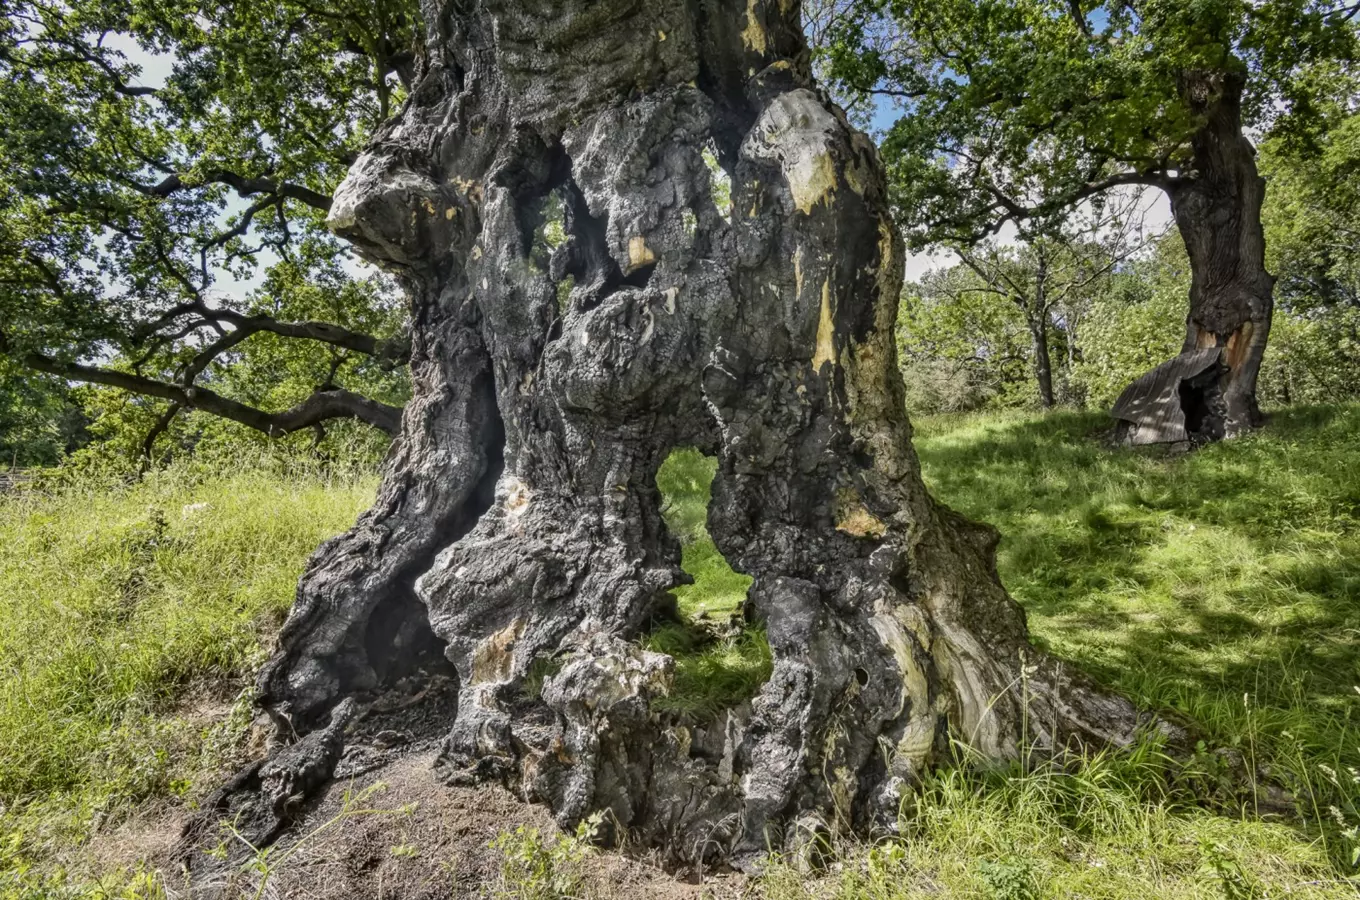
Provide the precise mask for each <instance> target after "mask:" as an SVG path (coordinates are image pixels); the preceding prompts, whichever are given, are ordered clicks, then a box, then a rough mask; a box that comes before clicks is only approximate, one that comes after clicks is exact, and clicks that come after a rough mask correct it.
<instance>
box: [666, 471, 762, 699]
mask: <svg viewBox="0 0 1360 900" xmlns="http://www.w3.org/2000/svg"><path fill="white" fill-rule="evenodd" d="M717 467H718V464H717V460H716V459H714V458H712V457H708V456H704V455H703V454H701V453H699V451H697V450H694V449H690V448H682V449H679V450H676V451H674V452H673V453H671V455H670V456H669V457H668V458H667V459H666V462H665V463H664V464H663V465H662V466H661V469H660V470H659V471H658V472H657V474H656V484H657V488H658V490H660V491H661V496H662V510H661V511H662V516H663V517H664V518H665V520H666V527H667V528H669V529H670V531H671V533H672V534H674V535H675V536H676V538H677V539H678V540H679V541H680V547H681V551H680V552H681V562H680V566H681V568H683V569H684V570H685V572H687V573H688V574H689V575H690V576H692V577H693V578H694V583H693V584H687V585H681V586H680V587H677V588H675V590H674V594H675V598H676V604H677V607H678V609H679V614H680V621H679V622H665V623H662V624H659V625H658V626H657V627H656V628H654V629H653V630H652V631H651V633H650V634H648V635H647V636H646V637H645V638H644V639H643V645H644V646H645V647H646V648H647V649H649V650H653V651H656V652H658V653H665V654H667V655H669V656H671V657H673V658H674V659H675V682H674V684H673V686H672V689H671V693H670V695H669V696H667V697H663V698H658V699H657V700H655V701H653V707H654V708H655V709H657V710H658V711H666V712H672V713H676V714H679V715H681V716H683V717H687V718H689V719H693V720H704V719H711V718H712V717H714V716H716V715H717V714H718V713H719V712H721V711H722V710H724V709H729V708H731V707H733V706H735V705H736V704H738V703H740V702H742V701H743V700H749V699H750V698H751V697H754V696H755V694H756V692H757V691H759V690H760V686H761V685H762V684H764V683H765V682H766V681H768V680H769V678H770V672H771V670H772V668H773V665H774V662H773V659H772V657H771V656H770V644H769V641H767V640H766V638H765V632H764V630H763V629H762V628H760V627H759V626H758V625H752V624H748V623H746V622H745V620H744V619H743V617H742V613H741V608H742V604H743V603H744V602H745V601H746V591H747V590H748V589H749V588H750V587H751V577H750V576H748V575H742V574H741V573H739V572H736V571H733V569H732V567H731V566H730V565H728V563H727V560H726V559H725V558H724V557H723V555H722V553H721V552H719V550H718V548H717V546H715V545H714V543H713V539H712V537H710V536H709V533H708V528H707V525H706V522H707V519H708V504H709V501H710V499H711V498H712V493H711V487H712V484H713V476H714V474H715V473H716V472H717Z"/></svg>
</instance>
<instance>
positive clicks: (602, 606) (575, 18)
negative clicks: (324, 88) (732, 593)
mask: <svg viewBox="0 0 1360 900" xmlns="http://www.w3.org/2000/svg"><path fill="white" fill-rule="evenodd" d="M426 17H427V25H428V31H429V34H428V42H429V43H428V60H429V62H428V68H427V70H426V71H425V72H424V73H423V75H422V77H421V78H420V79H419V81H418V83H417V85H416V88H415V90H414V92H413V94H412V97H411V100H410V101H409V103H408V105H407V107H406V109H405V110H404V112H403V113H402V115H401V116H400V117H399V118H398V119H397V120H396V121H394V122H393V123H392V124H391V125H390V126H389V127H388V128H386V129H385V130H384V132H383V133H382V134H381V135H379V137H378V138H377V140H376V141H375V142H374V144H373V145H372V146H371V147H370V148H369V150H368V151H367V153H366V154H365V155H364V156H363V158H362V159H361V160H360V161H359V162H358V163H357V164H356V166H355V168H354V169H353V170H352V172H351V173H350V175H349V177H348V178H347V180H346V181H345V183H344V184H343V185H342V186H341V188H340V190H339V191H338V192H337V194H336V197H335V202H334V205H333V207H332V210H331V222H332V223H333V225H334V227H335V228H336V229H337V230H338V231H339V232H340V233H341V234H343V235H345V236H347V237H349V238H350V239H352V240H353V241H354V242H355V243H356V244H357V245H358V246H359V247H360V248H361V249H362V250H363V251H364V252H365V253H367V254H368V255H369V256H370V257H371V258H373V259H374V260H376V261H378V262H379V263H381V264H383V265H385V266H387V267H389V268H391V269H393V270H394V271H396V272H398V273H399V274H400V275H401V276H402V278H403V279H404V281H405V282H406V283H407V285H408V288H409V289H410V291H411V294H412V297H413V298H414V327H413V349H414V354H413V364H412V365H413V372H414V374H415V393H414V399H413V400H412V402H411V404H410V405H409V406H408V407H407V409H406V411H405V417H404V428H403V436H402V438H401V440H400V442H399V444H398V447H397V450H396V451H395V455H394V457H393V458H392V460H390V462H389V465H388V470H387V475H386V479H385V481H384V485H383V488H382V490H381V494H380V497H379V501H378V504H377V506H376V507H375V508H374V509H373V510H372V511H370V512H369V513H368V514H366V515H365V517H364V518H363V519H362V520H361V522H360V524H359V525H358V526H357V527H356V529H355V530H353V531H351V532H350V533H348V534H346V535H344V536H342V537H340V538H337V539H336V540H334V541H332V542H330V543H329V544H327V545H326V546H325V547H323V548H322V549H321V551H319V552H318V554H317V556H316V557H315V558H314V560H313V562H312V565H311V566H310V567H309V569H308V572H307V574H306V575H305V576H304V578H303V582H302V584H301V586H300V588H299V592H298V600H297V605H296V607H295V609H294V611H293V614H292V616H291V617H290V619H289V622H288V624H287V626H286V627H285V629H284V632H283V635H282V638H281V649H280V651H279V653H278V655H277V656H276V657H275V658H274V659H273V660H272V661H271V662H270V664H269V666H268V667H267V668H266V670H265V672H264V673H263V675H262V676H261V688H262V690H261V698H262V701H263V702H264V704H265V705H266V706H267V707H268V708H270V709H271V710H272V711H273V712H274V713H275V714H276V715H278V716H279V717H280V719H282V720H286V721H287V722H288V723H290V724H291V726H292V727H293V728H295V729H297V730H298V731H301V732H305V731H307V730H309V729H311V728H314V727H315V726H316V725H318V724H319V723H321V722H322V721H324V720H325V718H326V713H327V711H328V710H329V709H330V708H331V706H332V705H334V704H335V703H336V702H337V701H338V700H340V699H341V698H342V697H348V696H351V695H356V694H358V695H360V696H362V695H363V694H364V692H365V691H368V690H371V689H372V688H374V687H375V686H376V685H377V684H378V683H379V682H380V681H381V680H382V675H383V673H382V672H381V671H380V670H381V669H382V668H383V665H384V664H393V663H394V662H395V661H398V660H400V659H402V658H403V656H404V654H406V653H407V649H406V648H408V647H409V646H411V643H412V642H413V641H415V640H417V639H418V638H421V637H422V636H423V638H428V637H429V634H428V633H427V632H426V631H425V629H426V627H427V626H426V625H425V622H426V616H428V629H430V630H432V632H433V634H434V635H436V636H437V637H438V639H439V641H440V642H441V643H442V645H443V648H444V654H445V656H446V657H447V659H448V660H449V661H450V662H451V663H452V665H453V667H454V668H456V670H457V676H458V682H459V695H458V711H457V715H456V717H455V718H454V720H453V721H451V722H449V723H448V724H449V736H448V738H447V741H446V745H445V753H444V771H445V774H446V776H447V777H449V778H454V779H463V778H471V779H476V778H486V777H494V778H498V779H502V780H504V781H505V782H507V783H509V784H511V785H512V786H514V787H516V788H518V789H519V790H521V791H522V792H523V793H524V794H525V795H527V796H528V797H530V798H532V799H535V800H539V801H542V802H545V803H547V804H549V805H550V806H551V807H552V808H553V810H554V811H555V812H556V814H557V815H558V817H559V818H560V819H561V820H562V821H563V822H564V823H566V824H570V823H571V822H574V821H576V820H579V819H580V818H581V817H583V816H585V815H587V814H589V813H591V812H593V811H596V810H609V811H610V812H611V813H612V816H611V817H610V820H611V821H612V822H614V823H616V824H617V825H619V826H622V827H623V828H625V829H627V830H628V831H629V832H630V833H631V835H632V837H633V838H634V839H636V840H639V841H641V842H645V843H647V844H651V845H655V846H659V847H662V848H664V850H665V852H666V854H667V855H668V856H669V857H670V858H671V859H674V860H677V861H685V860H697V859H701V858H713V857H736V858H738V859H740V858H750V857H753V856H755V855H757V854H760V853H762V852H764V851H765V850H766V849H767V848H769V847H771V846H774V847H779V846H783V845H785V844H786V842H788V841H796V840H797V839H798V834H800V833H805V832H806V831H807V829H808V828H812V829H814V830H822V829H824V828H831V829H842V828H850V827H856V826H864V825H868V824H870V823H873V822H882V823H885V824H891V823H893V822H895V820H896V813H897V810H898V804H899V798H900V795H901V792H902V791H903V790H904V789H905V788H906V787H907V786H908V785H909V784H910V783H911V782H912V780H913V779H914V778H916V777H917V776H918V775H919V774H920V773H921V772H922V771H923V769H924V768H925V767H927V766H930V765H933V764H935V763H937V762H941V761H944V760H946V759H948V758H949V757H950V754H951V746H952V742H958V743H960V744H964V745H968V746H969V747H971V748H973V750H975V751H976V752H977V753H979V754H980V755H981V756H982V757H983V758H987V759H1007V758H1012V757H1015V756H1016V755H1017V754H1019V753H1021V752H1022V751H1023V750H1024V749H1025V748H1030V747H1035V748H1039V749H1043V750H1053V749H1057V748H1060V747H1063V746H1066V745H1067V744H1068V743H1069V742H1072V741H1078V742H1087V741H1097V742H1102V743H1104V742H1116V743H1121V742H1125V741H1128V740H1130V739H1131V738H1132V735H1133V729H1134V727H1135V725H1136V720H1137V716H1136V714H1135V712H1134V710H1133V709H1132V708H1131V707H1130V706H1129V705H1128V704H1127V703H1126V702H1124V701H1121V700H1118V699H1115V698H1111V697H1109V696H1106V695H1104V694H1101V693H1099V692H1098V691H1096V690H1094V689H1093V688H1092V687H1091V686H1090V685H1089V684H1087V683H1086V682H1085V681H1084V680H1082V679H1081V678H1079V677H1077V676H1074V675H1072V674H1071V673H1066V672H1064V671H1062V670H1061V668H1060V666H1059V665H1058V664H1057V663H1056V662H1055V661H1053V660H1051V659H1049V658H1048V657H1046V656H1044V655H1043V654H1041V653H1039V652H1037V651H1035V650H1033V649H1032V648H1031V647H1030V646H1029V644H1028V643H1027V638H1026V629H1025V621H1024V614H1023V612H1022V611H1021V609H1020V608H1019V607H1018V606H1017V605H1016V604H1015V603H1014V602H1013V601H1012V600H1011V599H1010V598H1009V597H1008V596H1007V595H1006V593H1005V591H1004V590H1003V589H1002V587H1001V585H1000V584H999V582H998V579H997V576H996V572H995V570H994V567H993V552H994V546H995V542H996V535H995V533H994V532H993V531H992V530H991V529H989V528H986V527H984V526H980V525H975V524H973V523H970V522H967V521H965V520H964V519H963V518H961V517H959V516H958V515H956V514H954V513H952V512H950V511H949V510H947V509H945V508H943V507H941V506H939V505H937V504H936V503H934V502H933V501H932V500H931V498H930V497H929V496H928V494H927V492H926V489H925V487H924V485H923V483H922V480H921V475H920V470H919V465H918V463H917V459H916V456H915V455H914V453H913V451H912V447H911V429H910V426H909V424H908V422H907V418H906V415H905V413H904V411H903V402H902V384H901V380H900V375H899V373H898V369H897V365H896V357H895V350H894V342H893V327H894V324H895V320H896V312H897V299H898V293H899V288H900V285H901V280H902V252H901V245H900V241H899V237H898V234H897V232H896V230H895V229H894V227H893V225H892V223H891V221H890V219H889V215H888V209H887V200H886V196H885V188H884V179H883V172H882V168H881V166H880V164H879V161H878V159H877V156H876V154H875V150H874V148H873V146H872V144H871V143H870V141H869V140H868V139H867V138H866V137H865V136H864V135H862V134H859V133H858V132H856V131H855V130H854V129H852V128H851V127H850V126H849V125H848V124H847V122H846V120H845V117H844V115H843V114H842V113H841V112H840V111H839V110H838V109H836V108H835V107H834V106H832V105H831V104H830V103H829V102H828V101H827V100H826V98H825V96H824V95H822V94H821V93H819V92H818V91H817V89H816V88H815V86H814V85H813V84H812V79H811V75H810V71H809V67H808V54H807V50H806V47H805V45H804V43H803V38H802V35H801V30H800V25H799V9H798V3H797V2H790V0H750V2H749V3H726V2H724V3H720V2H716V0H552V2H549V0H515V2H510V0H468V2H463V3H452V4H440V3H435V2H431V3H428V4H427V5H426ZM705 147H712V148H713V149H714V150H715V151H716V154H717V157H718V158H719V160H721V162H722V164H723V167H724V168H725V169H726V171H727V172H728V174H729V175H730V176H731V183H732V194H733V210H732V213H731V217H730V221H729V220H728V219H727V218H725V217H724V215H723V214H722V212H721V211H720V210H719V209H718V208H717V207H716V206H715V204H714V201H713V199H712V185H711V182H710V174H709V170H708V168H707V166H706V165H705V163H704V160H703V158H702V151H703V150H704V148H705ZM554 192H556V193H557V194H558V196H559V197H560V198H561V199H562V200H563V202H562V203H561V204H560V206H559V205H557V204H550V203H549V202H548V200H549V197H550V195H551V194H553V193H554ZM557 208H561V209H563V210H564V211H565V212H564V222H563V225H564V229H565V232H566V234H567V240H566V242H565V243H563V244H562V245H560V246H558V247H556V248H551V247H548V246H546V245H544V244H543V243H542V242H541V241H540V240H539V238H538V235H539V234H540V233H541V227H542V225H543V224H544V223H543V216H544V215H545V210H550V209H557ZM568 279H570V280H568ZM564 285H570V286H571V288H570V292H569V294H568V292H567V290H566V288H565V287H564ZM559 293H560V294H562V295H563V296H564V297H566V298H567V299H566V302H565V304H562V305H559V299H558V297H559ZM677 445H690V446H697V447H700V448H701V449H703V450H705V451H706V452H711V453H716V454H717V455H718V457H719V460H720V468H719V472H718V475H717V478H716V480H715V482H714V486H713V498H714V499H713V504H712V507H711V509H710V513H709V529H710V531H711V533H712V535H713V538H714V540H715V541H716V543H717V545H718V547H719V548H720V549H721V550H722V552H723V553H724V554H725V555H726V556H727V558H728V559H729V561H731V562H732V564H733V565H734V566H735V567H736V568H737V569H738V570H740V571H742V572H745V573H748V574H749V575H751V576H752V577H753V578H754V583H753V586H752V588H751V592H750V604H749V605H750V608H751V614H752V615H754V616H756V617H758V618H759V619H760V620H761V621H762V622H763V623H764V624H765V625H766V628H767V630H768V634H769V639H770V644H771V648H772V651H773V655H774V673H773V676H772V677H771V678H770V680H769V682H768V683H767V684H766V685H765V686H764V688H763V689H762V690H761V692H760V694H759V695H758V696H757V697H756V698H755V700H754V701H753V702H752V703H751V704H749V705H743V706H741V707H738V708H734V709H731V710H728V711H727V712H725V713H724V714H723V715H722V716H720V717H719V719H718V720H717V721H713V722H702V723H696V722H692V721H682V720H680V719H678V718H676V717H674V716H673V715H670V714H666V713H661V712H658V711H656V710H655V709H653V708H652V705H651V701H652V700H653V699H654V698H656V697H658V696H660V695H662V694H664V693H666V692H667V691H668V690H669V689H670V687H671V678H672V661H671V660H670V658H669V657H667V656H665V655H663V654H658V653H652V652H647V651H644V650H643V649H641V648H640V646H639V644H638V642H637V638H638V637H639V635H640V634H641V633H642V632H643V631H644V629H645V628H646V627H647V626H648V624H649V622H650V621H652V620H653V619H654V618H655V617H658V616H664V615H665V614H666V613H667V608H668V606H669V604H670V602H671V601H670V599H669V597H668V593H667V592H668V589H669V588H671V587H673V586H675V585H677V584H679V583H681V582H682V580H683V579H684V576H683V573H682V572H681V570H680V568H679V556H680V554H679V548H678V546H677V544H676V542H675V541H674V540H673V539H672V538H671V537H670V536H669V535H668V534H667V533H666V529H665V526H664V523H663V521H662V518H661V515H660V508H659V507H660V503H659V497H658V495H657V490H656V487H655V475H656V471H657V469H658V467H659V466H660V465H661V463H662V461H663V460H664V459H665V457H666V456H667V454H668V453H669V452H670V451H671V449H672V448H674V447H676V446H677ZM493 486H494V491H493V489H492V488H493ZM493 494H494V496H493ZM417 601H418V602H417ZM545 657H553V658H555V659H556V660H558V661H559V663H560V669H559V670H558V671H557V672H556V674H554V675H552V676H551V677H549V678H548V679H547V681H546V684H545V686H544V688H543V690H542V693H541V696H537V697H534V696H528V695H526V692H525V691H524V690H523V687H524V684H525V681H526V679H527V677H528V676H529V675H530V673H531V670H533V669H534V667H535V666H536V664H538V662H539V661H540V660H542V659H543V658H545Z"/></svg>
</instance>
